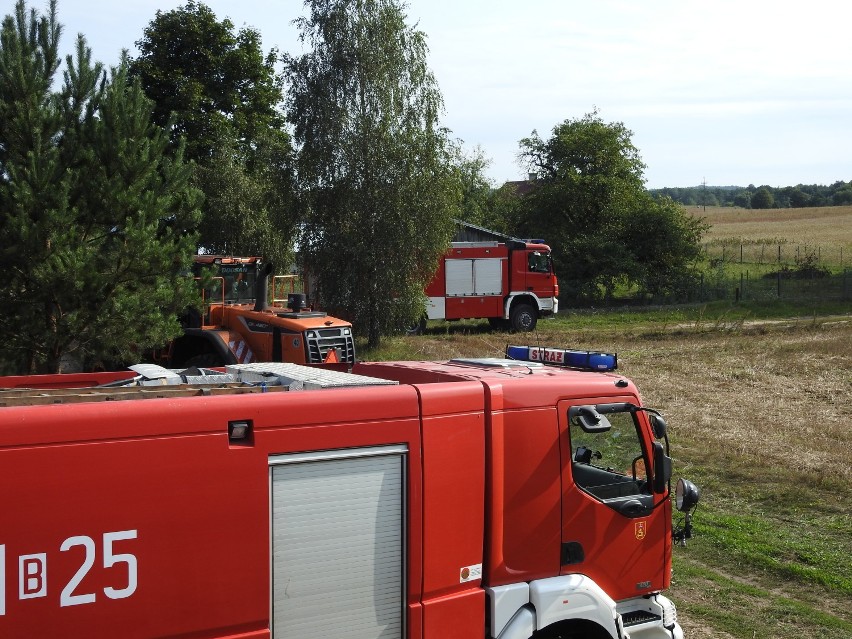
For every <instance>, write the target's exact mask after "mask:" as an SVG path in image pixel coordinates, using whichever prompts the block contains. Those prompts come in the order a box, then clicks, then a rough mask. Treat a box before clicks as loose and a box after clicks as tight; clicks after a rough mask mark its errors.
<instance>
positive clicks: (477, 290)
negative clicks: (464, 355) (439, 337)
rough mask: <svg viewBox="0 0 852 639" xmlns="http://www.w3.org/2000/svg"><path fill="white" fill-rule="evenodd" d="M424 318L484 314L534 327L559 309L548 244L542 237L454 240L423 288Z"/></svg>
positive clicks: (517, 326)
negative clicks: (424, 293)
mask: <svg viewBox="0 0 852 639" xmlns="http://www.w3.org/2000/svg"><path fill="white" fill-rule="evenodd" d="M426 296H427V297H428V305H427V308H426V317H427V318H428V319H445V320H458V319H473V318H487V319H488V321H489V322H490V323H491V325H492V326H494V327H503V326H508V327H510V328H511V329H512V330H514V331H532V330H533V329H535V326H536V322H538V320H539V318H541V317H544V316H547V315H552V314H555V313H557V312H558V311H559V301H558V299H557V297H558V296H559V284H558V283H557V281H556V274H555V273H554V272H553V264H552V262H551V258H550V247H549V246H547V245H546V244H545V243H544V242H543V241H541V240H530V241H520V240H509V241H506V242H453V243H452V247H451V248H450V250H449V251H448V252H447V253H446V254H445V255H444V256H443V257H442V258H441V261H440V264H439V266H438V270H437V272H436V273H435V277H434V278H433V279H432V282H431V283H430V284H429V286H428V287H427V288H426Z"/></svg>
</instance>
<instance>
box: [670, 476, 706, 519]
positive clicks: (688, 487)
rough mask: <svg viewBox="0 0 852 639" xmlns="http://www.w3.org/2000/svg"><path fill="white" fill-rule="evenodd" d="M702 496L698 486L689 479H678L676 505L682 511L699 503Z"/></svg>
mask: <svg viewBox="0 0 852 639" xmlns="http://www.w3.org/2000/svg"><path fill="white" fill-rule="evenodd" d="M700 497H701V491H700V490H698V486H696V485H695V484H693V483H692V482H691V481H689V480H688V479H678V480H677V488H675V506H676V507H677V509H678V510H679V511H680V512H682V513H685V512H689V511H690V510H692V509H693V508H694V507H695V505H696V504H698V499H699V498H700Z"/></svg>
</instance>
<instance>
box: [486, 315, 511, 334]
mask: <svg viewBox="0 0 852 639" xmlns="http://www.w3.org/2000/svg"><path fill="white" fill-rule="evenodd" d="M488 325H489V326H490V327H491V328H492V329H493V330H495V331H505V330H506V329H507V328H509V325H508V322H506V320H504V319H503V318H502V317H489V318H488Z"/></svg>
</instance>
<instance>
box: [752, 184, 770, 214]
mask: <svg viewBox="0 0 852 639" xmlns="http://www.w3.org/2000/svg"><path fill="white" fill-rule="evenodd" d="M774 206H775V198H774V197H773V196H772V193H770V192H769V189H768V188H767V187H765V186H762V187H760V188H759V189H757V191H755V192H754V195H752V196H751V208H753V209H771V208H772V207H774Z"/></svg>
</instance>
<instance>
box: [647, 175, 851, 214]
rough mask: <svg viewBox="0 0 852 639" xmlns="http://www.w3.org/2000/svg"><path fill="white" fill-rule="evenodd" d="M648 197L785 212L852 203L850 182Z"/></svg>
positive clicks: (701, 189) (703, 189)
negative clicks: (786, 210)
mask: <svg viewBox="0 0 852 639" xmlns="http://www.w3.org/2000/svg"><path fill="white" fill-rule="evenodd" d="M651 194H652V195H654V196H655V197H657V196H668V197H670V198H671V199H673V200H674V201H675V202H679V203H680V204H683V205H685V206H739V207H742V208H745V209H787V208H802V207H808V206H812V207H815V206H842V205H845V204H852V181H850V182H835V183H834V184H832V185H831V186H824V185H821V184H799V185H797V186H785V187H773V186H755V185H754V184H749V185H748V186H689V187H685V188H664V189H651Z"/></svg>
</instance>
